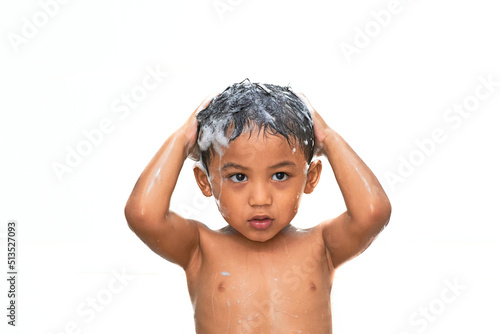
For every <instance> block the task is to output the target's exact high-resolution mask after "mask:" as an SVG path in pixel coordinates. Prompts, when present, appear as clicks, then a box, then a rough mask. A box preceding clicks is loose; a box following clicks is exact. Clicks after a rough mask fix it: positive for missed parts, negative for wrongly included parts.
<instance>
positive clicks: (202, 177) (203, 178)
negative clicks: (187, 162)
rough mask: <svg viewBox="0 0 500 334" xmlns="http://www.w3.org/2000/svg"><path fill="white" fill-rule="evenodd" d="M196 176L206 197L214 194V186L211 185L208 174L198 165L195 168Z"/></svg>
mask: <svg viewBox="0 0 500 334" xmlns="http://www.w3.org/2000/svg"><path fill="white" fill-rule="evenodd" d="M193 172H194V177H195V178H196V183H198V187H200V190H201V192H202V193H203V195H205V196H206V197H210V196H212V187H211V186H210V182H209V181H208V176H207V174H206V173H205V172H204V171H203V170H202V169H201V168H200V167H198V166H195V167H194V168H193Z"/></svg>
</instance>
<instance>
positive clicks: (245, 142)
mask: <svg viewBox="0 0 500 334" xmlns="http://www.w3.org/2000/svg"><path fill="white" fill-rule="evenodd" d="M313 124H314V127H313ZM314 154H316V155H325V156H326V157H327V158H328V161H329V163H330V164H331V166H332V168H333V171H334V174H335V177H336V180H337V182H338V184H339V186H340V190H341V192H342V195H343V197H344V200H345V204H346V208H347V211H346V212H344V213H343V214H341V215H340V216H339V217H337V218H334V219H329V220H327V221H325V222H322V223H321V224H319V225H317V226H315V227H313V228H310V229H305V230H304V229H299V228H296V227H294V226H292V225H291V224H290V222H291V221H292V219H293V218H294V216H295V214H296V213H297V210H298V207H299V203H300V199H301V196H302V194H303V193H306V194H309V193H311V192H312V191H313V190H314V188H315V186H316V185H317V184H318V181H319V178H320V174H321V168H322V165H321V161H320V160H314V161H312V158H313V155H314ZM188 156H191V157H192V158H195V159H197V158H200V159H201V161H200V163H198V164H197V165H196V166H195V168H194V174H195V178H196V181H197V183H198V186H199V187H200V189H201V191H202V193H203V194H204V195H205V196H212V195H213V196H214V198H215V200H216V203H217V207H218V209H219V211H220V213H221V214H222V216H223V218H224V219H225V220H226V221H227V223H228V226H227V227H224V228H222V229H220V230H218V231H214V230H211V229H209V228H208V227H207V226H205V225H204V224H202V223H200V222H197V221H194V220H189V219H184V218H182V217H180V216H179V215H177V214H176V213H174V212H172V211H170V210H169V204H170V198H171V195H172V192H173V190H174V187H175V184H176V181H177V177H178V175H179V172H180V170H181V167H182V165H183V163H184V161H185V159H186V158H187V157H188ZM390 213H391V205H390V203H389V200H388V198H387V196H386V194H385V192H384V190H383V189H382V187H381V185H380V184H379V182H378V181H377V179H376V177H375V176H374V175H373V173H372V172H371V171H370V169H369V168H368V167H367V166H366V165H365V164H364V163H363V161H362V160H361V159H360V158H359V157H358V156H357V155H356V153H354V151H353V150H352V149H351V148H350V147H349V145H348V144H347V143H346V142H345V141H344V140H343V139H342V138H341V137H340V136H339V135H338V134H337V133H336V132H335V131H334V130H333V129H331V128H330V127H329V126H328V125H327V124H326V123H325V121H324V120H323V119H322V118H321V116H320V115H319V114H318V113H317V112H315V111H314V109H313V108H312V107H311V106H310V104H309V102H308V101H307V99H306V98H305V96H303V95H300V98H299V97H298V96H297V95H296V94H294V93H293V92H292V91H291V90H290V89H289V88H288V87H279V86H275V85H269V84H254V83H250V82H248V81H243V82H242V83H239V84H234V85H232V86H230V87H228V88H227V89H226V90H225V91H224V92H222V93H221V94H220V95H218V96H217V97H215V98H214V99H213V100H212V99H211V98H208V99H206V100H205V101H203V103H202V104H201V105H200V106H199V107H198V108H197V109H196V110H195V112H194V113H193V114H191V116H190V117H189V119H188V121H187V122H186V123H185V124H184V125H183V126H182V127H181V128H180V129H178V130H177V131H176V132H175V133H174V134H173V135H171V136H170V137H169V138H168V139H167V141H166V142H165V143H164V144H163V146H162V147H161V148H160V150H159V151H158V153H157V154H156V155H155V156H154V158H153V159H152V160H151V162H150V163H149V164H148V166H147V167H146V169H145V170H144V172H143V173H142V175H141V176H140V178H139V180H138V181H137V183H136V185H135V187H134V189H133V191H132V194H131V195H130V198H129V200H128V202H127V205H126V208H125V215H126V218H127V221H128V224H129V226H130V228H131V229H132V230H133V231H134V232H135V233H136V234H137V235H138V236H139V238H140V239H141V240H142V241H144V242H145V243H146V244H147V245H148V246H149V247H150V248H151V249H152V250H153V251H154V252H156V253H157V254H159V255H160V256H162V257H164V258H165V259H167V260H168V261H170V262H173V263H176V264H178V265H180V266H181V267H182V268H183V269H184V271H185V273H186V279H187V284H188V289H189V294H190V296H191V302H192V304H193V308H194V318H195V325H196V331H197V333H200V334H205V333H215V334H220V333H303V334H306V333H310V334H325V333H331V332H332V321H331V307H330V292H331V288H332V281H333V274H334V271H335V269H336V268H338V267H339V266H340V265H341V264H343V263H344V262H346V261H347V260H349V259H351V258H353V257H355V256H356V255H358V254H360V253H361V252H363V251H364V250H365V249H366V248H367V247H368V246H369V245H370V243H371V242H372V241H373V239H374V238H375V237H376V236H377V234H378V233H379V232H380V231H381V230H382V229H383V228H384V226H385V225H386V224H387V223H388V221H389V217H390Z"/></svg>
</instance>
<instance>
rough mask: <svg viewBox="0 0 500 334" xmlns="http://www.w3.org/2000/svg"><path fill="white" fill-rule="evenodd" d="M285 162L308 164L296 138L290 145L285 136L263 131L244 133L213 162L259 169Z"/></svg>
mask: <svg viewBox="0 0 500 334" xmlns="http://www.w3.org/2000/svg"><path fill="white" fill-rule="evenodd" d="M285 160H290V161H292V162H294V163H295V164H296V165H297V166H302V165H304V164H307V163H306V158H305V156H304V152H302V150H301V148H300V146H299V145H298V144H297V143H296V139H295V138H291V139H290V144H289V143H288V141H287V140H286V139H285V138H284V137H283V136H281V135H274V134H269V133H267V132H265V131H263V130H261V131H252V132H251V133H250V132H249V131H246V132H244V133H242V134H241V135H240V136H239V137H238V138H236V139H234V140H233V141H231V142H229V145H228V147H227V148H225V149H224V152H223V155H222V156H216V157H214V159H212V162H213V163H214V164H216V165H219V163H222V164H224V163H226V162H232V163H237V164H240V165H244V166H253V167H254V168H258V167H267V166H272V165H275V164H277V163H280V162H283V161H285Z"/></svg>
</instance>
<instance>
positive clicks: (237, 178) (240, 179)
mask: <svg viewBox="0 0 500 334" xmlns="http://www.w3.org/2000/svg"><path fill="white" fill-rule="evenodd" d="M229 178H230V179H231V181H233V182H244V181H246V180H247V176H246V175H245V174H241V173H238V174H234V175H231V176H230V177H229Z"/></svg>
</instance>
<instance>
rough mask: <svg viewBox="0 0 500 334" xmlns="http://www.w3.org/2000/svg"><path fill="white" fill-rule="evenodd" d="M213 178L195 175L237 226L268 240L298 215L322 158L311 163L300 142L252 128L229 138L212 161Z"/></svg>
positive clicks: (256, 238)
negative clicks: (296, 143)
mask: <svg viewBox="0 0 500 334" xmlns="http://www.w3.org/2000/svg"><path fill="white" fill-rule="evenodd" d="M208 168H209V174H210V177H209V180H207V177H206V175H205V174H204V173H203V172H201V170H198V171H196V170H195V175H196V177H197V180H198V184H199V185H200V188H201V189H202V191H203V193H204V194H205V195H211V194H213V195H214V197H215V199H216V201H217V206H218V208H219V211H220V212H221V214H222V216H223V217H224V219H225V220H226V221H227V222H228V224H229V225H231V226H232V227H233V228H234V229H235V230H237V231H238V232H239V233H241V234H242V235H243V236H245V237H246V238H247V239H250V240H253V241H261V242H264V241H267V240H269V239H271V238H273V237H274V236H275V235H276V234H277V233H278V232H280V231H281V230H282V229H283V228H284V227H286V226H287V225H288V224H289V223H290V222H291V220H292V219H293V218H294V217H295V215H296V213H297V210H298V208H299V203H300V199H301V197H302V194H303V193H304V192H306V193H310V192H312V191H313V189H314V187H315V186H316V184H317V182H318V181H319V175H320V173H321V162H320V161H319V160H317V161H314V162H313V163H311V165H310V166H308V164H307V162H306V159H305V156H304V153H303V152H302V151H301V149H300V147H299V146H298V145H297V146H295V147H294V146H293V145H292V147H291V146H290V145H289V144H288V142H287V141H286V139H284V138H283V137H281V136H276V135H270V134H265V133H264V131H260V133H258V131H253V133H252V136H251V137H250V138H249V137H248V133H243V134H241V135H240V136H239V137H238V138H236V139H235V140H233V141H232V142H230V143H229V147H228V148H226V149H225V151H224V153H223V155H222V156H219V155H218V154H215V155H214V156H213V157H212V159H211V162H210V165H209V166H208Z"/></svg>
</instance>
